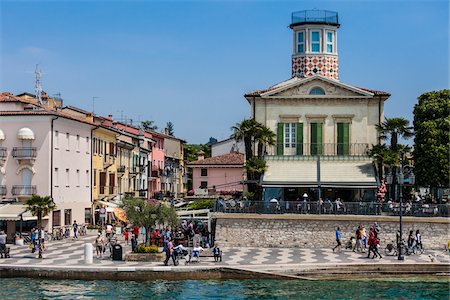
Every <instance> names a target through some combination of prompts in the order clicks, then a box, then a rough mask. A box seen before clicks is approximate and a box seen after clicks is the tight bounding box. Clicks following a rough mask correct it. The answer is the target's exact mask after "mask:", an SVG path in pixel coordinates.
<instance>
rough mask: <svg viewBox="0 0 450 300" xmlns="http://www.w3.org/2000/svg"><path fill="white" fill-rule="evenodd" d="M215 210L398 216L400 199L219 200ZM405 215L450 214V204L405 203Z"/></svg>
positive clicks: (259, 212) (440, 215) (228, 211)
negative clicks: (388, 200) (395, 200)
mask: <svg viewBox="0 0 450 300" xmlns="http://www.w3.org/2000/svg"><path fill="white" fill-rule="evenodd" d="M214 211H216V212H223V213H257V214H309V215H383V216H398V215H399V213H400V207H399V205H398V203H396V204H393V205H392V204H387V203H377V202H345V203H343V204H342V205H336V203H335V202H331V203H328V202H326V201H325V202H324V203H323V204H322V205H320V204H319V203H318V202H317V201H306V202H304V201H278V202H275V201H273V202H271V201H252V200H235V199H232V200H216V201H215V204H214ZM403 215H404V216H413V217H448V216H450V204H421V203H405V204H404V205H403Z"/></svg>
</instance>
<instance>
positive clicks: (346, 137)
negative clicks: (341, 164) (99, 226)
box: [343, 123, 350, 155]
mask: <svg viewBox="0 0 450 300" xmlns="http://www.w3.org/2000/svg"><path fill="white" fill-rule="evenodd" d="M343 139H344V140H343V145H344V149H343V150H344V155H348V154H349V144H350V123H344V128H343Z"/></svg>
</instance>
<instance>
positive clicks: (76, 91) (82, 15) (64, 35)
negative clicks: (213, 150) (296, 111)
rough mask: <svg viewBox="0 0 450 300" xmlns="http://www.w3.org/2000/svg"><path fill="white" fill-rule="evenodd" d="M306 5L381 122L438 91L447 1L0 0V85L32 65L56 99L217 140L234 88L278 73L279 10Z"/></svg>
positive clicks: (284, 62) (229, 115)
mask: <svg viewBox="0 0 450 300" xmlns="http://www.w3.org/2000/svg"><path fill="white" fill-rule="evenodd" d="M0 1H1V0H0ZM313 8H317V9H327V10H335V11H338V13H339V20H340V23H341V28H340V29H339V35H338V39H339V40H338V43H339V49H338V51H339V74H340V80H341V81H342V82H344V83H348V84H353V85H356V86H360V87H365V88H370V89H379V90H384V91H388V92H390V93H391V94H392V97H391V98H390V99H389V100H388V102H387V103H386V106H385V111H386V116H387V117H394V116H403V117H406V118H408V119H410V120H412V110H413V106H414V104H415V103H416V101H417V96H419V95H420V94H421V93H423V92H426V91H431V90H437V89H444V88H448V86H449V57H448V55H449V28H448V26H449V4H448V1H419V2H415V1H385V2H384V1H346V2H343V1H333V2H319V1H289V2H280V1H273V2H270V1H264V2H263V1H232V2H231V1H228V2H225V1H223V2H217V1H214V2H207V1H196V2H189V1H180V2H173V1H164V2H162V1H161V2H152V1H127V2H125V1H123V2H120V1H113V2H106V1H59V2H58V1H29V2H27V1H1V4H0V9H1V12H0V13H1V15H0V19H1V21H0V22H1V48H0V58H1V60H0V65H1V77H0V89H1V90H2V91H11V92H12V93H20V92H24V91H28V92H33V90H34V75H33V71H34V66H35V64H36V63H39V64H40V66H41V69H42V71H43V78H42V82H43V88H44V90H46V91H47V92H48V93H49V94H51V95H52V94H55V93H61V94H62V97H63V99H64V102H65V104H66V105H74V106H78V107H81V108H85V109H88V110H91V109H92V97H93V96H96V97H99V98H98V99H97V100H96V104H95V107H96V109H95V112H96V113H99V114H103V115H108V114H113V115H114V117H120V115H121V111H123V113H122V114H123V115H124V116H125V115H126V116H128V118H132V119H133V120H134V121H135V122H137V121H138V120H139V119H140V120H146V119H150V120H155V121H156V123H157V124H158V125H159V126H160V127H163V126H164V124H165V123H166V122H167V121H172V122H173V123H174V124H175V133H176V135H177V136H179V137H182V138H184V139H187V141H188V142H191V143H204V142H207V141H208V138H209V137H210V136H213V137H216V138H218V139H223V138H227V137H229V135H230V126H232V125H234V124H235V123H236V122H239V121H240V120H242V119H243V118H245V117H247V116H249V113H250V109H249V106H248V104H247V101H246V100H245V99H244V97H243V94H244V93H245V92H247V91H250V90H254V89H261V88H266V87H268V86H271V85H273V84H275V83H278V82H280V81H283V80H285V79H288V78H290V76H291V66H290V64H291V63H290V60H291V58H290V56H291V50H292V34H291V30H290V29H289V28H288V27H287V26H288V25H289V22H290V14H291V12H293V11H298V10H304V9H313Z"/></svg>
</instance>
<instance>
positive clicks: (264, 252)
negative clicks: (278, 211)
mask: <svg viewBox="0 0 450 300" xmlns="http://www.w3.org/2000/svg"><path fill="white" fill-rule="evenodd" d="M94 239H95V236H93V235H87V236H83V237H81V238H79V239H78V240H76V241H74V240H72V239H65V240H62V241H52V242H47V243H46V247H47V250H46V251H45V253H44V258H43V259H38V258H37V254H36V253H34V254H32V253H31V250H30V249H29V248H28V246H27V245H24V246H18V245H8V246H9V247H10V248H11V258H6V259H0V269H2V268H21V267H27V268H29V267H36V268H39V269H41V268H42V269H52V268H55V269H61V268H71V267H82V268H90V269H97V270H99V271H100V270H102V269H104V270H107V269H109V268H117V267H125V268H127V267H130V268H140V267H142V268H152V269H153V270H161V271H162V270H171V269H176V268H180V269H183V268H206V269H208V268H216V267H233V268H243V269H258V270H265V269H271V268H273V267H274V266H276V267H277V268H283V267H284V268H297V267H302V266H311V265H315V266H321V265H322V266H330V265H335V266H345V265H374V264H375V265H388V264H398V263H399V262H398V260H397V257H394V256H386V255H384V245H383V241H382V248H381V249H380V250H381V251H380V252H381V253H382V255H383V258H382V259H378V258H375V259H371V258H370V259H368V258H366V255H367V254H365V253H354V252H352V251H350V250H343V251H341V252H338V253H335V252H333V251H332V250H331V248H332V246H334V245H330V247H329V248H327V249H323V248H320V249H299V248H254V247H239V248H238V247H226V248H222V250H223V261H222V262H214V259H213V258H212V257H201V259H200V262H195V263H191V264H189V265H188V266H185V265H184V260H180V265H179V266H176V267H174V268H172V267H173V266H172V267H169V268H168V267H165V266H164V265H163V263H161V262H125V261H112V260H111V259H110V258H109V250H107V251H106V253H105V255H104V256H103V258H101V259H99V258H96V256H95V254H94V261H93V264H89V265H87V264H85V262H84V244H85V243H89V242H93V241H94ZM119 242H121V244H122V245H123V252H124V254H125V253H126V252H129V251H131V246H129V245H128V246H127V245H125V243H124V241H123V238H122V237H119ZM209 251H210V250H208V249H207V250H206V253H208V252H209ZM403 263H404V264H437V263H440V264H442V263H445V264H450V255H448V254H446V253H445V252H444V249H442V250H429V251H425V253H424V254H422V255H411V256H405V261H404V262H403ZM169 266H170V265H169ZM449 266H450V265H449Z"/></svg>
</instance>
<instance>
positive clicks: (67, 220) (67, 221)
mask: <svg viewBox="0 0 450 300" xmlns="http://www.w3.org/2000/svg"><path fill="white" fill-rule="evenodd" d="M71 224H72V210H71V209H65V210H64V225H71Z"/></svg>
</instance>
